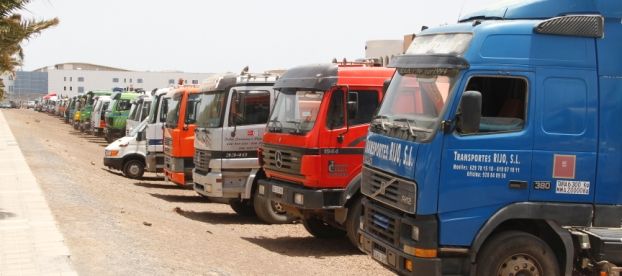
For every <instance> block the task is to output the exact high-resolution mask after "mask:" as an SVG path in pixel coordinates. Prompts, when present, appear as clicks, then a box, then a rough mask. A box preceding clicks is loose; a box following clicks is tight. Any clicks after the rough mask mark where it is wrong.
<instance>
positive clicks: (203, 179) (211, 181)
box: [192, 169, 225, 197]
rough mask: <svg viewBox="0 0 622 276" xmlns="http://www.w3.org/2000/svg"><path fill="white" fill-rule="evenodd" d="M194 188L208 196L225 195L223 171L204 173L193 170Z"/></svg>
mask: <svg viewBox="0 0 622 276" xmlns="http://www.w3.org/2000/svg"><path fill="white" fill-rule="evenodd" d="M192 181H193V182H194V185H193V187H194V190H195V191H196V192H197V193H199V194H201V195H204V196H207V197H224V195H225V192H224V187H223V183H222V173H214V172H209V173H206V174H203V173H201V172H199V171H197V170H196V169H195V170H193V171H192Z"/></svg>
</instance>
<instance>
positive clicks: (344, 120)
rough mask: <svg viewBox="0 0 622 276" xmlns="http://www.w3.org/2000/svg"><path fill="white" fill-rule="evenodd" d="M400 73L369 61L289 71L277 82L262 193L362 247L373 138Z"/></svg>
mask: <svg viewBox="0 0 622 276" xmlns="http://www.w3.org/2000/svg"><path fill="white" fill-rule="evenodd" d="M394 71H395V70H394V69H389V68H382V67H370V66H364V65H363V64H358V65H357V64H341V65H337V64H327V65H311V66H300V67H296V68H292V69H290V70H288V71H286V72H285V73H284V74H283V76H281V78H279V80H278V81H277V82H276V83H275V85H274V89H275V90H277V91H279V96H278V98H277V100H276V103H275V106H274V109H273V111H272V114H271V116H270V119H269V121H268V125H267V128H266V133H265V134H264V136H263V146H262V147H261V149H260V152H261V154H260V163H261V164H262V165H263V169H264V171H265V175H266V178H264V179H261V180H259V186H258V189H257V198H259V199H260V200H266V199H270V200H272V201H273V202H274V203H275V204H278V205H280V206H282V208H283V209H284V210H285V211H286V212H287V213H289V214H291V215H292V216H295V217H301V219H302V223H303V225H304V226H305V228H306V229H307V231H309V232H310V233H311V234H312V235H314V236H316V237H320V238H329V237H336V236H345V235H347V236H348V238H350V240H351V241H352V243H354V244H355V245H358V240H359V238H358V229H359V218H360V213H361V199H362V196H361V193H360V186H361V166H362V164H363V151H364V148H365V138H366V137H367V130H368V127H369V123H370V121H371V119H372V117H373V115H374V112H375V110H376V108H377V107H378V106H379V105H380V102H381V101H382V97H383V87H384V84H385V82H386V81H387V80H389V79H390V78H391V76H392V75H393V73H394ZM257 198H256V199H255V200H258V199H257Z"/></svg>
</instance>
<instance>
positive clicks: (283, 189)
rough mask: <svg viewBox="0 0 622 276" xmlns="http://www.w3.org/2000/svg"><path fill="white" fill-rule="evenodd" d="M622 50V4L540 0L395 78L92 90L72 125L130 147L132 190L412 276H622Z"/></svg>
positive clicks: (118, 153)
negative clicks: (300, 230)
mask: <svg viewBox="0 0 622 276" xmlns="http://www.w3.org/2000/svg"><path fill="white" fill-rule="evenodd" d="M620 49H622V4H620V3H619V2H618V1H616V0H582V1H567V0H529V1H523V2H520V3H518V4H516V3H514V4H508V5H505V6H501V7H497V8H494V9H487V10H483V11H481V12H476V13H474V14H471V15H468V16H465V17H464V18H463V19H461V20H460V22H459V23H457V24H453V25H446V26H442V27H437V28H430V29H426V30H424V31H422V32H421V33H420V34H418V35H417V36H416V38H415V39H414V42H413V43H412V45H411V46H410V47H409V49H408V50H407V51H406V53H405V54H404V55H402V56H398V57H396V58H395V59H393V61H392V62H391V64H390V66H389V67H390V68H383V67H374V66H370V65H369V64H365V63H339V64H335V63H333V64H324V65H310V66H300V67H295V68H292V69H289V70H287V71H285V72H284V73H283V74H280V75H276V74H269V73H266V74H249V73H243V74H220V75H215V76H213V77H211V78H210V79H208V80H206V81H205V82H203V83H202V84H200V85H195V86H179V87H173V88H165V89H159V90H154V91H153V92H152V93H151V94H150V95H147V94H144V93H143V94H140V93H132V92H117V93H112V92H101V91H100V92H95V91H94V92H89V93H87V94H86V96H82V97H78V98H76V99H68V100H66V101H67V102H66V103H65V104H64V106H66V108H65V110H64V111H63V112H64V113H63V114H65V118H66V120H67V121H68V122H73V123H74V125H75V124H76V123H77V124H78V126H77V129H80V130H86V131H91V132H93V133H99V134H103V135H106V137H109V138H110V140H111V141H112V138H116V137H118V136H121V135H122V134H125V137H122V138H120V139H118V140H115V141H114V142H113V143H111V144H110V145H109V146H108V147H106V150H105V157H104V164H105V166H107V167H110V168H112V169H117V170H121V171H123V173H124V174H125V176H127V177H131V178H140V177H142V174H143V173H144V171H150V172H163V174H164V177H165V179H166V180H167V181H170V182H172V183H174V184H176V185H180V186H192V187H193V189H194V190H195V191H196V192H197V193H198V194H199V195H200V196H204V197H206V198H208V199H209V200H210V201H212V202H217V203H223V204H229V205H230V206H231V207H232V209H233V210H234V211H235V212H237V213H238V214H240V215H243V216H250V215H257V216H258V217H259V218H260V219H261V220H263V221H264V222H266V223H270V224H278V223H287V222H291V221H293V220H300V221H301V222H302V224H303V225H304V227H305V228H306V229H307V230H308V231H309V232H310V233H311V234H312V235H314V236H316V237H319V238H337V237H347V238H348V239H349V240H350V241H351V242H352V244H354V245H355V246H357V247H358V248H359V249H360V250H362V251H363V252H365V253H367V254H369V255H370V256H371V257H372V258H373V259H374V260H376V261H378V262H380V263H381V264H382V265H384V266H386V267H387V268H389V269H391V270H393V271H394V272H396V273H399V274H411V275H485V276H487V275H619V273H620V271H621V269H620V268H619V266H620V265H622V228H621V223H622V183H621V182H620V181H621V180H620V172H621V171H622V170H621V169H622V167H621V166H622V128H620V127H619V126H617V125H616V123H615V122H616V121H619V118H618V117H619V114H622V66H621V65H620V64H621V62H622V51H620ZM106 105H108V106H106ZM89 106H91V108H89Z"/></svg>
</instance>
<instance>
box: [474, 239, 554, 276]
mask: <svg viewBox="0 0 622 276" xmlns="http://www.w3.org/2000/svg"><path fill="white" fill-rule="evenodd" d="M477 259H478V260H477V263H478V264H479V265H478V266H477V273H476V275H478V276H488V275H502V276H509V275H525V276H549V275H551V276H559V275H560V272H559V266H558V264H557V259H556V258H555V254H554V253H553V250H552V249H551V248H550V247H549V245H548V244H546V243H545V242H544V241H542V240H541V239H540V238H538V237H536V236H534V235H531V234H529V233H525V232H519V231H508V232H503V233H500V234H497V235H495V236H493V238H492V239H491V240H490V241H489V242H487V243H486V245H484V248H482V250H481V251H480V253H479V254H478V258H477Z"/></svg>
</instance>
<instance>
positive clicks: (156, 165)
mask: <svg viewBox="0 0 622 276" xmlns="http://www.w3.org/2000/svg"><path fill="white" fill-rule="evenodd" d="M172 96H173V89H171V88H161V89H158V90H156V91H155V92H154V93H153V100H152V104H151V110H150V111H149V123H148V124H147V127H146V128H145V131H146V136H145V137H146V140H147V156H146V161H145V162H146V167H145V169H146V170H147V171H148V172H159V171H162V170H163V169H164V145H163V139H164V124H165V123H166V115H167V113H168V105H167V104H168V99H170V98H171V97H172Z"/></svg>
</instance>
